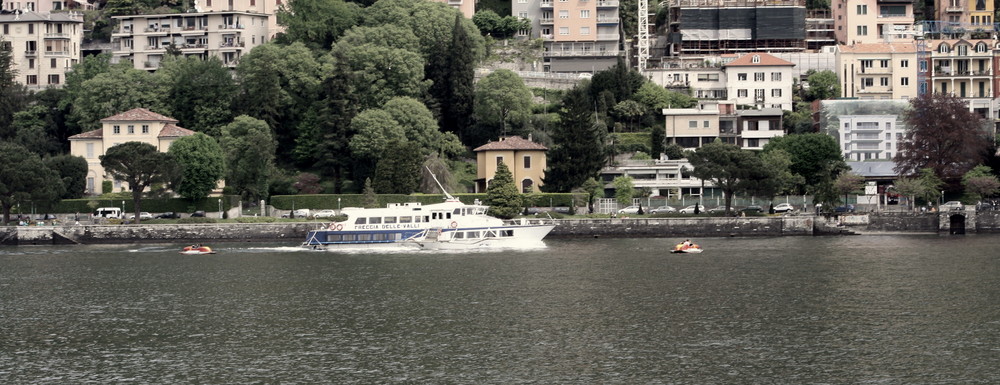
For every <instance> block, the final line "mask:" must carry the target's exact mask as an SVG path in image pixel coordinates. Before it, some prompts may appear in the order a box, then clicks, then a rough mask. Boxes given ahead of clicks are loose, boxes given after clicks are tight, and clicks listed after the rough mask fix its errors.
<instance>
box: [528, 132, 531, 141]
mask: <svg viewBox="0 0 1000 385" xmlns="http://www.w3.org/2000/svg"><path fill="white" fill-rule="evenodd" d="M528 141H529V142H530V141H531V134H530V133H529V134H528Z"/></svg>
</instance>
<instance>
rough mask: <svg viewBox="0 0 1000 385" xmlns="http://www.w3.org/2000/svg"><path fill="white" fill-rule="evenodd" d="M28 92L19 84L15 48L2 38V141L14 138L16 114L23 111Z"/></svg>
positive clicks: (0, 61) (0, 102)
mask: <svg viewBox="0 0 1000 385" xmlns="http://www.w3.org/2000/svg"><path fill="white" fill-rule="evenodd" d="M27 95H28V91H27V89H25V88H24V86H23V85H22V84H21V83H18V82H17V69H16V68H15V67H14V55H13V46H12V45H11V44H10V43H9V42H6V41H4V39H2V36H0V139H9V138H12V137H14V135H15V131H14V128H13V127H12V125H11V123H12V122H13V120H14V113H16V112H18V111H20V110H21V109H23V108H24V107H25V105H26V102H27Z"/></svg>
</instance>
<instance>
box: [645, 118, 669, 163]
mask: <svg viewBox="0 0 1000 385" xmlns="http://www.w3.org/2000/svg"><path fill="white" fill-rule="evenodd" d="M664 139H666V132H664V129H663V127H657V126H653V127H650V129H649V153H650V155H651V156H652V157H653V158H655V159H660V154H663V150H664V148H663V141H664Z"/></svg>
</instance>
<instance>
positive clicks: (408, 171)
mask: <svg viewBox="0 0 1000 385" xmlns="http://www.w3.org/2000/svg"><path fill="white" fill-rule="evenodd" d="M422 163H423V156H421V155H420V148H419V146H417V144H416V143H414V142H409V141H392V142H390V143H389V144H388V146H387V147H386V152H385V154H383V155H382V156H381V157H380V158H379V160H378V163H377V164H376V166H375V181H374V182H373V184H374V187H375V192H377V193H379V194H412V193H413V192H414V191H417V188H418V187H419V186H420V165H421V164H422Z"/></svg>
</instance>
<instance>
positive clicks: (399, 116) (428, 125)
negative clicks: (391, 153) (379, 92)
mask: <svg viewBox="0 0 1000 385" xmlns="http://www.w3.org/2000/svg"><path fill="white" fill-rule="evenodd" d="M382 110H384V111H385V112H387V113H389V115H390V116H392V119H393V120H395V121H396V123H398V124H399V126H400V127H401V128H402V129H403V134H404V135H405V136H406V139H407V140H409V141H412V142H414V143H415V144H416V145H417V149H419V151H420V154H422V155H430V154H441V155H444V156H449V157H451V156H458V155H461V154H463V153H464V152H465V147H464V146H462V142H461V141H459V140H458V137H457V136H455V134H453V133H450V132H441V130H440V129H439V128H438V124H437V120H435V119H434V114H432V113H431V111H430V110H429V109H427V106H425V105H424V104H423V103H421V102H420V101H419V100H417V99H414V98H410V97H397V98H393V99H392V100H389V101H388V102H386V103H385V105H384V106H382Z"/></svg>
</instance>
